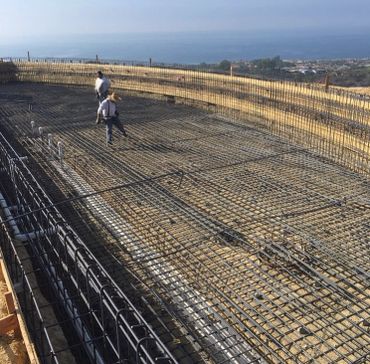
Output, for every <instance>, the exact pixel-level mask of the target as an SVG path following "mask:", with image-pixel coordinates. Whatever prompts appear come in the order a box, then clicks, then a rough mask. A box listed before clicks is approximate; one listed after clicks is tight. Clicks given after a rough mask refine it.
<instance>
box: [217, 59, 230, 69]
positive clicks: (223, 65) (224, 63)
mask: <svg viewBox="0 0 370 364" xmlns="http://www.w3.org/2000/svg"><path fill="white" fill-rule="evenodd" d="M230 67H231V62H230V61H228V60H227V59H224V60H223V61H221V62H220V64H219V65H218V68H219V69H221V70H223V71H229V70H230Z"/></svg>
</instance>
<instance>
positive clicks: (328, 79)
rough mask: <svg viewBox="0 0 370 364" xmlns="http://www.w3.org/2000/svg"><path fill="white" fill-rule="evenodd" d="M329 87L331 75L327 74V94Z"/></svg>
mask: <svg viewBox="0 0 370 364" xmlns="http://www.w3.org/2000/svg"><path fill="white" fill-rule="evenodd" d="M329 85H330V76H329V74H327V75H326V76H325V92H328V91H329Z"/></svg>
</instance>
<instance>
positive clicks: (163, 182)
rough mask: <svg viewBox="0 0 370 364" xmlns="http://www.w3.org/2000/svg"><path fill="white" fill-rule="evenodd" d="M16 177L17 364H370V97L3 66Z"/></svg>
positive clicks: (220, 79)
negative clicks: (101, 119)
mask: <svg viewBox="0 0 370 364" xmlns="http://www.w3.org/2000/svg"><path fill="white" fill-rule="evenodd" d="M98 69H99V70H101V71H102V72H103V73H104V75H106V76H107V77H108V78H109V79H110V80H111V89H112V90H114V91H115V92H118V93H119V94H120V96H121V97H122V101H119V103H118V107H119V111H120V119H121V121H122V122H123V125H124V127H125V130H126V132H127V137H123V136H120V135H119V133H118V130H117V129H115V130H113V144H112V145H107V144H106V140H105V126H104V125H103V124H96V123H95V118H96V109H97V107H98V102H97V100H96V98H95V95H94V80H95V75H96V71H97V70H98ZM0 175H1V179H0V181H1V182H0V204H1V209H0V216H1V225H0V246H1V253H2V257H3V259H4V264H3V265H4V268H3V270H5V271H7V273H8V275H9V283H8V286H10V287H8V289H7V290H10V291H11V292H12V294H13V296H14V297H13V298H14V301H15V307H16V309H14V310H15V311H14V310H13V311H12V312H17V317H18V318H17V319H18V325H16V324H15V325H12V326H11V327H10V329H11V330H14V335H15V336H18V337H20V336H21V337H23V341H24V342H25V345H26V349H27V352H28V355H29V356H28V358H26V355H25V354H24V351H25V349H24V350H23V351H22V360H19V361H17V363H61V364H62V363H68V364H69V363H99V364H104V363H106V364H113V363H153V364H154V363H161V364H162V363H165V364H167V363H168V364H169V363H171V364H174V363H180V364H182V363H184V364H191V363H217V364H221V363H242V364H244V363H245V364H247V363H251V364H252V363H256V364H257V363H258V364H275V363H276V364H277V363H282V364H283V363H288V364H296V363H297V364H309V363H313V364H324V363H338V364H339V363H341V364H365V363H369V362H370V179H369V176H370V97H369V96H366V95H362V94H357V93H355V92H349V91H346V90H344V89H339V88H335V87H333V86H330V85H329V84H326V85H313V84H304V83H293V82H282V81H265V80H257V79H252V78H246V77H238V76H235V75H220V74H213V73H208V72H200V71H193V70H188V69H181V68H177V69H175V68H172V69H171V68H164V67H158V66H154V65H133V64H130V65H127V64H98V65H97V64H91V63H90V64H89V63H85V62H83V61H69V60H63V59H59V60H25V59H9V60H5V59H4V60H2V62H0ZM8 313H9V314H11V312H10V311H9V309H8ZM16 332H18V334H17V335H16ZM20 332H21V333H20ZM0 333H1V318H0ZM30 352H31V354H30ZM0 353H1V350H0ZM10 362H13V363H15V362H16V361H15V360H13V361H10ZM4 363H5V361H4Z"/></svg>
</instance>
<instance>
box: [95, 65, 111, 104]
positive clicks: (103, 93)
mask: <svg viewBox="0 0 370 364" xmlns="http://www.w3.org/2000/svg"><path fill="white" fill-rule="evenodd" d="M97 76H98V77H97V78H96V80H95V92H96V98H97V99H98V100H99V104H101V103H102V101H103V100H105V99H106V98H107V96H108V90H109V87H110V81H109V80H108V78H106V77H105V76H104V75H103V73H102V72H101V71H98V72H97Z"/></svg>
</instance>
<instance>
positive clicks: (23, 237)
mask: <svg viewBox="0 0 370 364" xmlns="http://www.w3.org/2000/svg"><path fill="white" fill-rule="evenodd" d="M0 206H1V207H2V209H3V211H4V214H5V217H6V218H7V220H8V221H7V222H8V223H9V225H10V227H11V228H12V230H13V232H14V238H15V239H16V240H18V241H21V242H26V241H28V240H33V239H36V238H37V237H42V236H44V235H45V234H54V233H55V232H56V229H55V228H54V227H51V228H48V229H41V230H35V231H31V232H26V233H21V231H20V230H19V227H18V225H17V223H16V221H15V218H14V216H13V214H12V212H11V209H14V206H12V207H9V206H8V204H7V202H6V200H5V198H4V196H3V195H2V194H1V193H0Z"/></svg>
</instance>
